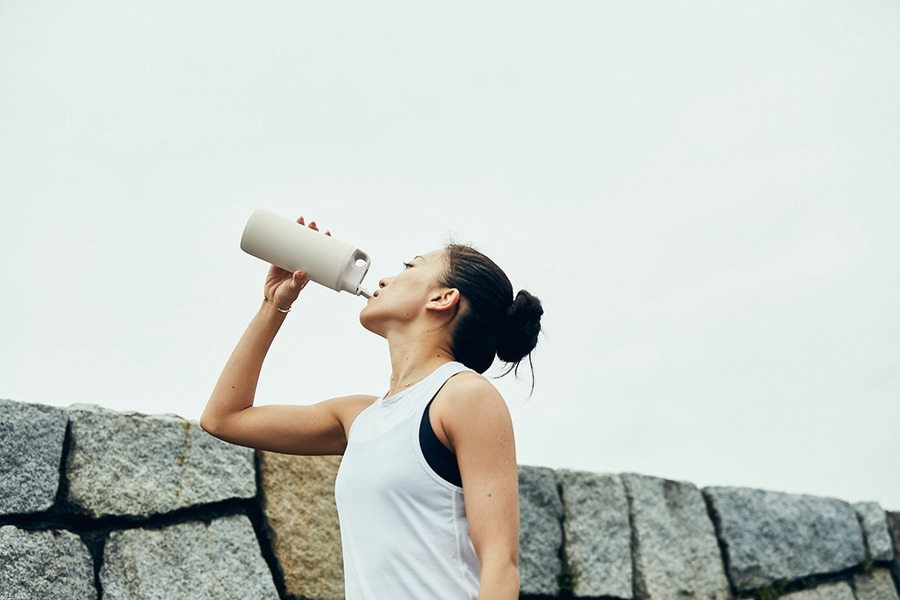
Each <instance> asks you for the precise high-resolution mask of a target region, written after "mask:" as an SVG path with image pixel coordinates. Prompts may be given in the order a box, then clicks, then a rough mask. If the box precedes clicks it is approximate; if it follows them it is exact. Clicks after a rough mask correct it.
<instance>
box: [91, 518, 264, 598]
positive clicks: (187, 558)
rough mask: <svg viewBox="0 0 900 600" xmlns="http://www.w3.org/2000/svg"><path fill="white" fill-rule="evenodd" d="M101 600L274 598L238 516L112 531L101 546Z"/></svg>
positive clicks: (252, 537)
mask: <svg viewBox="0 0 900 600" xmlns="http://www.w3.org/2000/svg"><path fill="white" fill-rule="evenodd" d="M100 583H101V585H102V586H103V598H104V600H120V599H128V600H144V599H147V600H149V599H154V600H197V599H198V598H216V599H232V600H237V599H242V600H243V599H245V600H265V599H271V600H277V599H278V592H277V590H276V589H275V584H274V582H273V581H272V574H271V572H270V571H269V568H268V566H267V565H266V563H265V561H264V560H263V557H262V554H261V553H260V550H259V543H258V542H257V538H256V533H255V532H254V531H253V527H252V526H251V524H250V520H249V519H247V517H245V516H243V515H236V516H231V517H223V518H221V519H216V520H214V521H212V522H211V523H210V524H209V525H206V524H204V523H201V522H199V521H193V522H188V523H181V524H178V525H172V526H170V527H166V528H164V529H126V530H121V531H113V532H112V533H111V534H110V535H109V539H108V540H107V542H106V547H105V549H104V562H103V567H102V568H101V569H100Z"/></svg>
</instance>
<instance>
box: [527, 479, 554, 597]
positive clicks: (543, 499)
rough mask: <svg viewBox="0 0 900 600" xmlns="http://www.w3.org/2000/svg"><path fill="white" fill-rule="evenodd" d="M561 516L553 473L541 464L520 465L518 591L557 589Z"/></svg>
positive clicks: (544, 592)
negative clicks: (537, 465)
mask: <svg viewBox="0 0 900 600" xmlns="http://www.w3.org/2000/svg"><path fill="white" fill-rule="evenodd" d="M562 517H563V505H562V500H561V499H560V497H559V491H558V489H557V486H556V473H555V472H554V471H553V470H552V469H548V468H544V467H525V466H519V522H520V530H519V581H520V584H519V588H520V593H522V594H534V595H541V594H545V595H549V596H555V595H557V594H558V593H559V589H560V588H559V578H560V575H562V570H563V568H562V561H561V560H560V557H559V554H560V549H561V548H562V541H563V532H562Z"/></svg>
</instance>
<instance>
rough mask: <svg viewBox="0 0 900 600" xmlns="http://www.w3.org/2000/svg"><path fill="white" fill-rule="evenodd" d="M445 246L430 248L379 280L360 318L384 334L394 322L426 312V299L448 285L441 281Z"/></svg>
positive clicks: (373, 330)
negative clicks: (438, 248) (442, 247)
mask: <svg viewBox="0 0 900 600" xmlns="http://www.w3.org/2000/svg"><path fill="white" fill-rule="evenodd" d="M445 266H446V263H445V259H444V250H443V249H441V250H433V251H431V252H428V253H426V254H423V255H421V256H416V257H415V258H412V259H410V260H409V261H408V262H406V263H404V264H403V270H402V271H400V272H399V273H397V274H396V275H394V276H393V277H385V278H383V279H381V280H379V281H378V289H377V290H375V291H374V292H373V293H372V297H371V298H369V300H368V301H367V302H366V306H365V307H363V309H362V312H360V313H359V321H360V323H362V325H363V327H365V328H366V329H368V330H369V331H371V332H373V333H377V334H378V335H381V336H383V337H386V336H387V333H388V331H389V330H390V328H391V327H392V326H393V325H396V324H402V323H410V322H412V321H414V320H415V319H417V318H420V317H422V316H424V315H425V312H426V311H425V307H426V305H427V303H428V301H429V300H430V299H431V298H433V297H434V295H435V294H437V293H439V292H440V290H444V289H447V288H446V286H444V285H441V283H440V282H441V279H442V278H443V274H444V271H445Z"/></svg>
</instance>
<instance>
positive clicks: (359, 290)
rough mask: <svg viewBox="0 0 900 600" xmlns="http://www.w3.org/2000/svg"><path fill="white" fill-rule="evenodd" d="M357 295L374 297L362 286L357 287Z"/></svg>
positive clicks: (367, 297)
mask: <svg viewBox="0 0 900 600" xmlns="http://www.w3.org/2000/svg"><path fill="white" fill-rule="evenodd" d="M356 295H357V296H362V297H363V298H366V299H369V298H371V297H372V294H370V293H369V291H368V290H367V289H366V288H364V287H362V286H360V287H357V288H356Z"/></svg>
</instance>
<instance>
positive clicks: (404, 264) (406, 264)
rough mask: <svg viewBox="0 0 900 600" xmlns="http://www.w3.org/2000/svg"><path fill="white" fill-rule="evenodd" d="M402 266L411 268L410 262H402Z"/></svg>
mask: <svg viewBox="0 0 900 600" xmlns="http://www.w3.org/2000/svg"><path fill="white" fill-rule="evenodd" d="M403 268H404V269H410V268H412V263H408V262H405V263H403Z"/></svg>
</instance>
